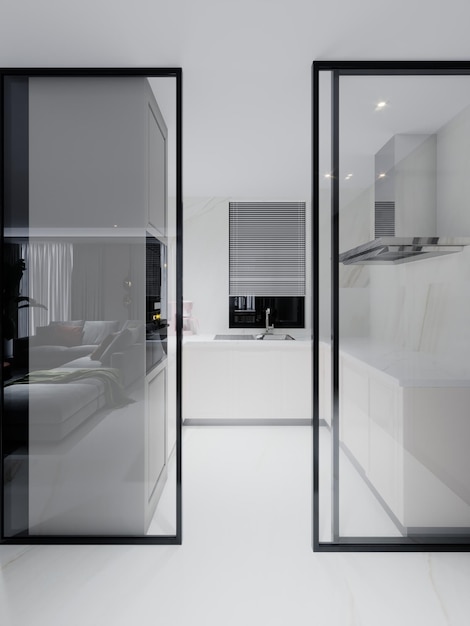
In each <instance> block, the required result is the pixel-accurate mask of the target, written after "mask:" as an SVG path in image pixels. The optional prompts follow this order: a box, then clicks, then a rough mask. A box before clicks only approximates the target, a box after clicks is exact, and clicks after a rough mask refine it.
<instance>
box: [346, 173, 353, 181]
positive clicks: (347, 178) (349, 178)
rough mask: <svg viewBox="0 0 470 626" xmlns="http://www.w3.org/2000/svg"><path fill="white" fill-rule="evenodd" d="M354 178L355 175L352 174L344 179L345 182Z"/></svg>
mask: <svg viewBox="0 0 470 626" xmlns="http://www.w3.org/2000/svg"><path fill="white" fill-rule="evenodd" d="M352 177H353V175H352V174H347V175H346V176H345V177H344V180H351V178H352Z"/></svg>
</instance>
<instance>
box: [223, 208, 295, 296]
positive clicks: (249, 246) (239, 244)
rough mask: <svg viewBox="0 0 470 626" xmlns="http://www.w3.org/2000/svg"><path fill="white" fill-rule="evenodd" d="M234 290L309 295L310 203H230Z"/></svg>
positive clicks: (237, 292) (235, 292) (240, 293)
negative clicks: (307, 209) (307, 221)
mask: <svg viewBox="0 0 470 626" xmlns="http://www.w3.org/2000/svg"><path fill="white" fill-rule="evenodd" d="M229 221H230V235H229V240H230V295H231V296H245V295H254V296H304V295H305V202H230V203H229Z"/></svg>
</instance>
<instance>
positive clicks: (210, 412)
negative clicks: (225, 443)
mask: <svg viewBox="0 0 470 626" xmlns="http://www.w3.org/2000/svg"><path fill="white" fill-rule="evenodd" d="M183 354H184V357H183V417H184V419H204V420H210V419H217V420H220V419H222V420H223V419H299V418H300V419H311V418H312V392H311V388H312V353H311V342H310V341H270V342H268V341H256V340H252V341H246V340H245V341H214V340H212V339H209V338H207V340H203V339H201V336H197V337H195V338H194V340H192V339H191V338H189V337H188V338H187V339H186V341H185V343H184V352H183Z"/></svg>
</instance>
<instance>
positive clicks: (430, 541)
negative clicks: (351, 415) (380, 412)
mask: <svg viewBox="0 0 470 626" xmlns="http://www.w3.org/2000/svg"><path fill="white" fill-rule="evenodd" d="M321 72H330V74H331V76H332V81H331V82H332V92H331V96H332V97H331V146H332V155H331V156H332V163H331V181H332V183H331V184H332V187H331V226H332V228H331V252H332V253H331V285H332V290H331V334H332V336H331V348H332V350H331V354H332V359H331V362H332V366H331V375H332V390H331V392H332V427H331V430H332V438H333V452H332V465H333V467H332V472H333V480H332V485H333V494H332V536H333V540H332V541H331V542H325V541H320V537H319V461H320V448H319V426H320V422H321V418H320V413H319V375H318V372H319V302H320V297H321V295H320V292H319V248H318V246H319V241H320V235H321V234H320V232H319V206H320V203H319V191H320V185H319V182H320V172H319V151H320V150H319V130H320V117H319V108H320V106H319V105H320V103H319V82H320V81H319V77H320V73H321ZM346 75H348V76H367V75H370V76H374V75H396V76H399V75H408V76H413V75H414V76H419V75H428V76H429V75H436V76H437V75H446V76H448V75H456V76H457V75H470V61H327V60H324V61H314V62H313V64H312V211H313V219H312V231H313V232H312V242H313V248H314V253H313V260H312V263H313V271H312V277H313V299H312V316H313V319H312V334H313V337H312V340H313V494H312V495H313V498H312V501H313V518H312V519H313V528H312V539H313V546H312V547H313V550H314V551H316V552H468V551H470V537H469V536H468V535H459V534H455V535H454V534H449V535H442V534H441V535H439V534H437V535H435V536H434V535H419V534H416V535H413V536H408V537H398V538H396V539H395V538H391V537H341V536H340V533H339V393H338V391H339V342H338V336H339V335H338V330H339V298H338V294H339V271H338V266H339V260H338V255H339V177H338V176H337V173H338V171H339V79H340V76H346ZM464 538H465V539H466V540H467V543H464V542H463V541H462V539H464Z"/></svg>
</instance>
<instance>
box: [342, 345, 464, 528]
mask: <svg viewBox="0 0 470 626" xmlns="http://www.w3.org/2000/svg"><path fill="white" fill-rule="evenodd" d="M413 356H416V353H415V354H414V355H411V357H410V355H409V354H405V353H404V354H403V355H402V361H403V362H402V365H403V367H404V368H406V366H408V369H410V367H409V365H410V358H412V357H413ZM419 357H420V361H421V362H422V361H423V356H422V355H419ZM426 368H427V372H428V373H430V374H431V375H432V374H433V370H432V367H431V365H428V364H426ZM411 371H412V372H413V373H414V377H415V378H416V380H415V381H413V382H415V386H411V385H410V381H409V380H407V381H406V383H404V382H402V381H401V379H400V378H399V377H398V375H397V376H393V375H388V374H386V373H384V372H383V371H382V370H380V369H378V368H377V367H374V366H372V365H370V364H369V363H368V362H367V361H361V360H360V359H358V358H356V357H353V356H352V355H350V354H348V353H346V352H342V353H341V354H340V386H339V393H340V440H341V442H342V444H343V445H344V446H346V448H347V449H348V450H349V452H350V453H351V454H352V456H353V457H354V459H355V461H356V463H357V465H358V466H359V467H360V469H361V471H362V472H363V474H364V475H365V477H366V479H367V480H368V481H369V482H370V483H371V485H372V487H373V488H374V489H375V490H376V492H377V493H378V495H379V496H380V498H381V500H382V501H383V502H384V503H385V504H386V506H387V507H388V508H389V510H390V511H391V512H392V514H393V515H394V516H395V518H396V519H397V520H398V522H399V524H400V525H401V526H402V527H403V528H405V529H421V530H420V531H419V532H422V531H423V529H425V528H431V529H432V528H446V527H470V490H469V488H468V476H469V475H470V459H469V456H468V452H467V447H468V441H470V421H469V420H468V406H469V405H470V386H469V385H468V384H467V383H466V382H465V381H460V382H459V381H452V380H449V381H448V382H447V384H446V383H445V382H444V381H441V382H438V381H433V380H431V379H422V380H421V381H420V379H419V368H417V367H415V368H414V367H411Z"/></svg>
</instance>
